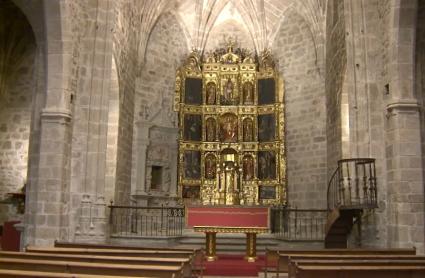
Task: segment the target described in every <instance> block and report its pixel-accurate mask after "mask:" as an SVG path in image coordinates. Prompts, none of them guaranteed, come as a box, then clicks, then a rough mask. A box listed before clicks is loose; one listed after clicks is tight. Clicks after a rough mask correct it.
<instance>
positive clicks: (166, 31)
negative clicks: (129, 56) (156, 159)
mask: <svg viewBox="0 0 425 278" xmlns="http://www.w3.org/2000/svg"><path fill="white" fill-rule="evenodd" d="M186 55H188V47H187V44H186V40H185V35H184V33H183V30H182V29H181V27H180V25H179V23H178V22H177V20H176V18H175V17H174V15H172V14H170V13H167V14H163V15H162V16H161V17H160V18H159V19H158V22H157V23H156V25H155V27H154V29H153V30H152V33H151V35H150V38H149V41H148V46H147V49H146V56H145V63H144V65H143V69H142V72H141V76H140V79H139V80H138V82H137V102H136V103H137V105H136V115H137V116H138V117H140V118H141V119H147V120H149V119H151V118H152V117H153V116H154V115H155V114H157V113H158V111H159V109H160V108H161V105H162V103H163V102H164V101H165V100H167V101H169V102H170V105H171V100H172V99H174V84H175V78H176V70H177V68H178V67H179V66H181V64H182V63H183V61H184V59H185V58H186ZM170 108H171V106H170Z"/></svg>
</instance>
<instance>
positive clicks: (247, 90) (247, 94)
mask: <svg viewBox="0 0 425 278" xmlns="http://www.w3.org/2000/svg"><path fill="white" fill-rule="evenodd" d="M242 96H243V104H247V105H251V104H254V85H253V84H252V82H251V81H247V82H245V83H244V84H243V86H242Z"/></svg>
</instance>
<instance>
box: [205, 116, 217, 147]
mask: <svg viewBox="0 0 425 278" xmlns="http://www.w3.org/2000/svg"><path fill="white" fill-rule="evenodd" d="M205 128H206V139H207V141H209V142H212V141H215V131H216V123H215V119H214V118H208V120H207V122H206V127H205Z"/></svg>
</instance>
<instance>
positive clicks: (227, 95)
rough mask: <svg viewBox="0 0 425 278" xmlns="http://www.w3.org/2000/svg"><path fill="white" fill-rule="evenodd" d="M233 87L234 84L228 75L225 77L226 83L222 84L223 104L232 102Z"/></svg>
mask: <svg viewBox="0 0 425 278" xmlns="http://www.w3.org/2000/svg"><path fill="white" fill-rule="evenodd" d="M233 89H234V85H233V82H232V80H231V79H230V77H229V79H227V82H226V85H225V86H224V90H223V97H224V101H223V104H232V103H233Z"/></svg>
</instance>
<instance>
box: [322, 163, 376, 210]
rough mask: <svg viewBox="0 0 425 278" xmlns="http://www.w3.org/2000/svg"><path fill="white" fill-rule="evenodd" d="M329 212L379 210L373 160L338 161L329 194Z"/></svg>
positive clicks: (330, 182) (329, 186)
mask: <svg viewBox="0 0 425 278" xmlns="http://www.w3.org/2000/svg"><path fill="white" fill-rule="evenodd" d="M327 199H328V210H333V209H335V208H358V209H362V208H368V209H372V208H377V207H378V203H377V202H378V201H377V200H378V191H377V188H376V168H375V159H373V158H351V159H342V160H339V161H338V168H337V169H336V170H335V172H334V173H333V175H332V177H331V179H330V181H329V185H328V192H327Z"/></svg>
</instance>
